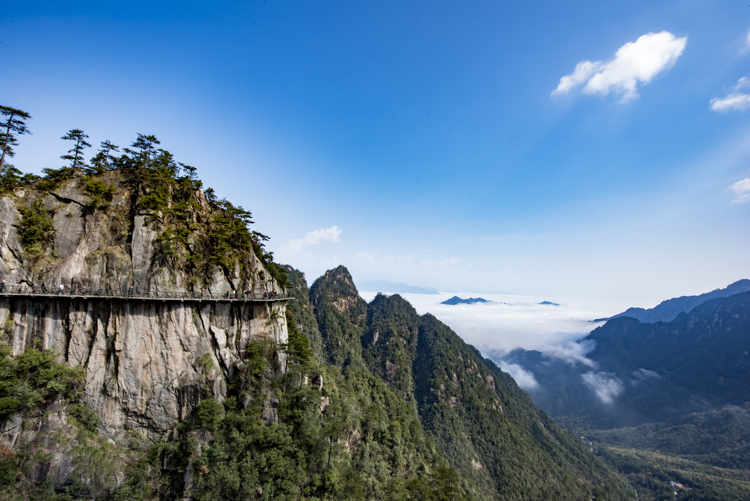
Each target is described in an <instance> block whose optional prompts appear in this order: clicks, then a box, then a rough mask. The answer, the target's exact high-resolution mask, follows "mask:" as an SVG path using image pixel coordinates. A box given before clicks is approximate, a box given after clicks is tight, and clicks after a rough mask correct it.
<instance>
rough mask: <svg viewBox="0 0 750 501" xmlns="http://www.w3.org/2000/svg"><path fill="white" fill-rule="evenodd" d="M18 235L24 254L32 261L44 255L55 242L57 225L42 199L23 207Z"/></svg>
mask: <svg viewBox="0 0 750 501" xmlns="http://www.w3.org/2000/svg"><path fill="white" fill-rule="evenodd" d="M18 237H19V239H20V241H21V246H22V247H23V250H24V254H25V256H26V257H27V258H29V259H30V260H31V261H32V262H34V261H36V260H38V259H39V258H41V257H42V256H44V255H45V254H46V253H47V252H48V251H49V249H50V248H51V247H52V246H53V245H54V242H55V227H54V225H53V223H52V215H51V214H50V212H49V211H48V210H47V209H45V208H44V205H43V204H42V202H41V201H39V200H36V201H34V202H33V203H31V205H29V206H27V207H23V208H21V221H20V222H19V224H18Z"/></svg>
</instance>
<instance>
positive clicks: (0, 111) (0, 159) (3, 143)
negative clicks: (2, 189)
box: [0, 106, 31, 172]
mask: <svg viewBox="0 0 750 501" xmlns="http://www.w3.org/2000/svg"><path fill="white" fill-rule="evenodd" d="M0 116H2V125H1V126H0V127H2V129H0V150H2V153H0V172H1V171H2V170H3V167H4V166H5V158H6V157H12V156H13V155H15V151H13V146H16V145H17V144H18V136H20V135H23V134H30V131H29V129H28V128H27V127H26V120H28V119H30V118H31V115H29V114H28V113H26V112H25V111H22V110H19V109H16V108H12V107H10V106H0ZM3 129H4V130H3Z"/></svg>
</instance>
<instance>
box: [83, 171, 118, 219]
mask: <svg viewBox="0 0 750 501" xmlns="http://www.w3.org/2000/svg"><path fill="white" fill-rule="evenodd" d="M83 192H84V193H85V194H86V196H88V200H87V201H86V207H87V209H88V210H89V211H90V212H93V211H95V210H104V209H106V208H107V207H109V204H110V202H112V197H113V196H114V192H115V187H114V186H112V185H111V184H107V183H103V182H102V181H99V180H98V179H96V178H93V177H87V178H86V179H85V180H84V181H83Z"/></svg>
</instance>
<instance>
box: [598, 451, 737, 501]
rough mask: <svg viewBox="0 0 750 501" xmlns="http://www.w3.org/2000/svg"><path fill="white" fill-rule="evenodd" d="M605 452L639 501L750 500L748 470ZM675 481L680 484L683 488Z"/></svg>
mask: <svg viewBox="0 0 750 501" xmlns="http://www.w3.org/2000/svg"><path fill="white" fill-rule="evenodd" d="M601 452H602V455H603V456H604V458H606V460H607V461H608V462H610V463H611V464H613V465H614V466H615V467H616V468H617V469H619V470H620V471H622V472H623V473H624V474H625V476H626V477H627V479H628V480H629V481H630V483H631V485H632V486H633V488H634V489H635V490H636V491H637V493H638V499H639V500H647V501H651V500H660V501H661V500H664V501H668V500H672V499H679V500H696V501H697V500H701V501H740V500H746V499H750V475H749V474H748V471H747V470H746V469H726V468H716V467H712V466H710V465H706V464H703V463H699V462H695V461H690V460H688V459H684V458H681V457H679V456H671V455H668V454H662V453H658V452H654V451H648V450H635V449H625V448H618V447H603V448H602V449H601ZM671 482H678V483H680V484H681V485H682V488H680V487H675V486H674V485H672V484H671ZM675 492H677V495H676V496H675V494H674V493H675Z"/></svg>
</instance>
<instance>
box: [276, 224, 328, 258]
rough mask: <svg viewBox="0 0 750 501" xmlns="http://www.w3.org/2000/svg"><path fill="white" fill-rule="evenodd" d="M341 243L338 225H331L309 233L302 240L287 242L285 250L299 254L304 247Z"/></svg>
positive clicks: (296, 239)
mask: <svg viewBox="0 0 750 501" xmlns="http://www.w3.org/2000/svg"><path fill="white" fill-rule="evenodd" d="M340 241H341V228H339V227H338V225H333V226H330V227H328V228H320V229H317V230H313V231H309V232H307V233H306V234H305V236H304V237H302V238H295V239H292V240H290V241H289V242H287V244H286V246H285V247H286V249H288V250H289V251H291V252H293V253H297V252H300V251H301V250H302V249H304V248H305V247H310V246H312V245H318V244H320V243H323V242H333V243H336V242H340Z"/></svg>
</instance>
